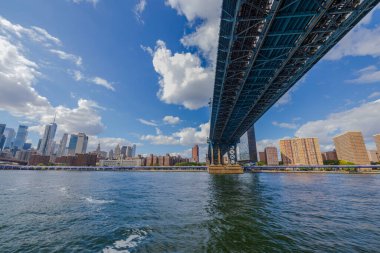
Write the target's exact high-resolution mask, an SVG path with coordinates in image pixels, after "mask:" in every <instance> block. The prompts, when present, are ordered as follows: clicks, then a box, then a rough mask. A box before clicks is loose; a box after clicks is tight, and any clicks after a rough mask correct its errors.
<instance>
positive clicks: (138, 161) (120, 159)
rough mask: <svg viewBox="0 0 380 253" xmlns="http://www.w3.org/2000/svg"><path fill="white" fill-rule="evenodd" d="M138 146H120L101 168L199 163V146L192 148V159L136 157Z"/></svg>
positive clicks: (101, 164)
mask: <svg viewBox="0 0 380 253" xmlns="http://www.w3.org/2000/svg"><path fill="white" fill-rule="evenodd" d="M129 151H130V152H129ZM135 152H136V145H133V146H132V147H130V146H123V147H121V148H120V146H119V145H117V146H116V147H115V149H114V150H110V152H109V155H108V158H107V159H101V160H100V161H99V165H100V166H106V167H115V166H116V167H117V166H120V167H128V166H174V165H176V164H178V163H189V162H195V163H199V146H198V145H195V146H194V147H193V148H192V158H191V159H189V158H183V157H181V156H180V155H170V154H166V155H154V154H150V155H148V156H146V157H143V156H141V155H138V156H135V155H134V154H135Z"/></svg>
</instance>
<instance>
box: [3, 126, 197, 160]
mask: <svg viewBox="0 0 380 253" xmlns="http://www.w3.org/2000/svg"><path fill="white" fill-rule="evenodd" d="M56 132H57V124H56V123H55V120H54V121H53V123H50V124H47V125H46V126H45V130H44V134H43V136H42V138H41V139H39V141H38V145H37V147H36V148H33V147H32V143H26V140H27V136H28V126H25V125H20V126H19V127H18V130H17V132H16V131H15V130H14V129H13V128H7V127H6V124H0V159H1V160H3V161H9V162H24V163H25V164H28V165H64V166H96V165H100V166H173V165H175V164H177V163H183V162H199V147H198V145H195V146H194V147H193V149H192V159H189V158H183V157H181V156H179V155H169V154H166V155H153V154H151V155H148V156H146V157H143V156H141V155H136V145H130V146H120V145H119V144H118V145H117V146H116V147H115V148H114V149H111V150H110V151H109V152H106V151H102V150H101V149H100V143H99V144H98V147H97V149H96V150H95V151H92V152H87V146H88V141H89V137H88V136H87V135H86V134H85V133H78V134H70V135H69V134H68V133H64V134H63V136H62V138H61V139H60V141H59V143H57V142H56V141H55V140H54V139H55V136H56Z"/></svg>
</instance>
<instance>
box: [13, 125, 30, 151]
mask: <svg viewBox="0 0 380 253" xmlns="http://www.w3.org/2000/svg"><path fill="white" fill-rule="evenodd" d="M26 137H28V126H24V125H19V126H18V130H17V134H16V139H15V141H14V143H13V147H14V148H15V149H21V148H22V147H23V146H24V143H25V141H26Z"/></svg>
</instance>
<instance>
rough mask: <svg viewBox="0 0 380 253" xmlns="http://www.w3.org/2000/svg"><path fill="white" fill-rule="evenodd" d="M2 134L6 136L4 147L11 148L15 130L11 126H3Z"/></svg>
mask: <svg viewBox="0 0 380 253" xmlns="http://www.w3.org/2000/svg"><path fill="white" fill-rule="evenodd" d="M4 136H5V138H6V139H5V144H4V148H11V147H12V146H13V142H14V139H15V136H16V132H15V130H14V129H13V128H5V131H4Z"/></svg>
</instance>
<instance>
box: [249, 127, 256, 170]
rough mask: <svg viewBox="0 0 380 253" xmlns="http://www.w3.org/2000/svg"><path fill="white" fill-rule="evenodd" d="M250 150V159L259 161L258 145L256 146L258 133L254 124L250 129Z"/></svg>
mask: <svg viewBox="0 0 380 253" xmlns="http://www.w3.org/2000/svg"><path fill="white" fill-rule="evenodd" d="M247 136H248V150H249V160H250V161H251V162H254V163H255V162H257V147H256V135H255V127H254V126H253V125H252V126H251V127H250V128H249V129H248V131H247Z"/></svg>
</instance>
